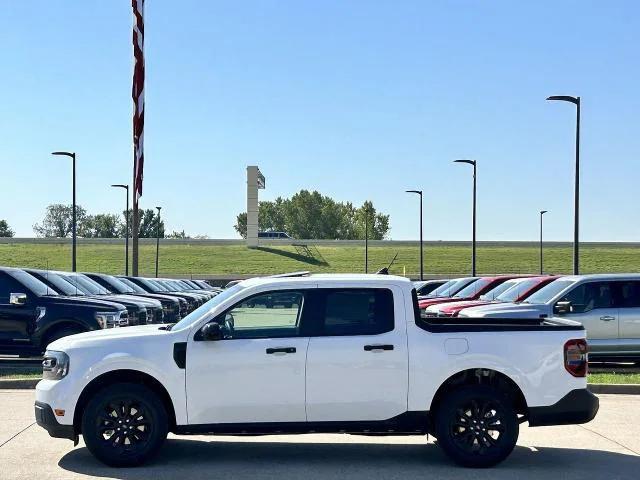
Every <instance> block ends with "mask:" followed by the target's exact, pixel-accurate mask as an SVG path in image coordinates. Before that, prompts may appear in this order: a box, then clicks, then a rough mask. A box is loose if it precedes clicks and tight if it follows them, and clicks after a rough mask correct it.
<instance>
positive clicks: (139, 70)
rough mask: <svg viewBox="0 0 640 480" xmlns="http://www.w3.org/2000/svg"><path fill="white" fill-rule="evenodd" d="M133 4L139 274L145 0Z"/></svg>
mask: <svg viewBox="0 0 640 480" xmlns="http://www.w3.org/2000/svg"><path fill="white" fill-rule="evenodd" d="M131 7H132V8H133V17H134V24H133V57H134V68H133V85H132V89H131V97H132V99H133V222H132V223H133V232H132V233H133V238H132V244H133V245H132V247H133V251H132V258H131V273H132V275H133V276H134V277H135V276H138V234H139V231H140V215H139V208H138V201H139V199H140V197H141V196H142V178H143V167H144V0H131Z"/></svg>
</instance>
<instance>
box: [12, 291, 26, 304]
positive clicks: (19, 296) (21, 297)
mask: <svg viewBox="0 0 640 480" xmlns="http://www.w3.org/2000/svg"><path fill="white" fill-rule="evenodd" d="M9 303H10V304H11V305H18V306H22V305H25V304H26V303H27V294H26V293H10V294H9Z"/></svg>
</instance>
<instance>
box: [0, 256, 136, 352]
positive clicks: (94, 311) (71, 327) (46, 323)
mask: <svg viewBox="0 0 640 480" xmlns="http://www.w3.org/2000/svg"><path fill="white" fill-rule="evenodd" d="M127 324H128V313H127V309H126V308H125V307H124V306H122V305H119V304H117V303H113V302H105V301H102V300H96V299H89V298H87V299H83V298H69V297H63V296H60V295H58V293H56V292H55V291H54V290H53V289H51V288H49V287H47V285H45V284H44V283H42V282H41V281H39V280H37V279H36V278H34V277H33V276H31V275H29V274H28V273H26V272H24V271H23V270H20V269H17V268H5V267H0V353H3V354H19V355H34V354H35V355H38V354H40V353H42V352H43V351H44V350H45V348H46V346H47V345H48V344H49V343H51V342H53V341H55V340H57V339H59V338H62V337H65V336H67V335H73V334H75V333H80V332H87V331H90V330H98V329H100V328H108V327H116V326H126V325H127Z"/></svg>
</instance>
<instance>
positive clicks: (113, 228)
mask: <svg viewBox="0 0 640 480" xmlns="http://www.w3.org/2000/svg"><path fill="white" fill-rule="evenodd" d="M124 233H125V227H124V225H123V223H122V221H121V220H120V216H119V215H115V214H112V213H99V214H97V215H88V216H87V217H86V218H85V219H84V221H83V222H82V227H81V229H80V231H79V235H80V236H81V237H86V238H118V237H121V236H122V237H123V236H124Z"/></svg>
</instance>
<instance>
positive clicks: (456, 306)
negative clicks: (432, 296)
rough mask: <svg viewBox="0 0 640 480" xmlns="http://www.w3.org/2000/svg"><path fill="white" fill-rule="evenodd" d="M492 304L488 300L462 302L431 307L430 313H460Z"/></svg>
mask: <svg viewBox="0 0 640 480" xmlns="http://www.w3.org/2000/svg"><path fill="white" fill-rule="evenodd" d="M491 303H492V302H490V301H488V300H462V301H458V302H451V303H445V304H442V305H434V306H432V307H429V308H428V309H427V310H429V311H439V312H444V313H450V312H458V311H460V310H462V309H463V308H471V307H480V306H482V305H489V304H491Z"/></svg>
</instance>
